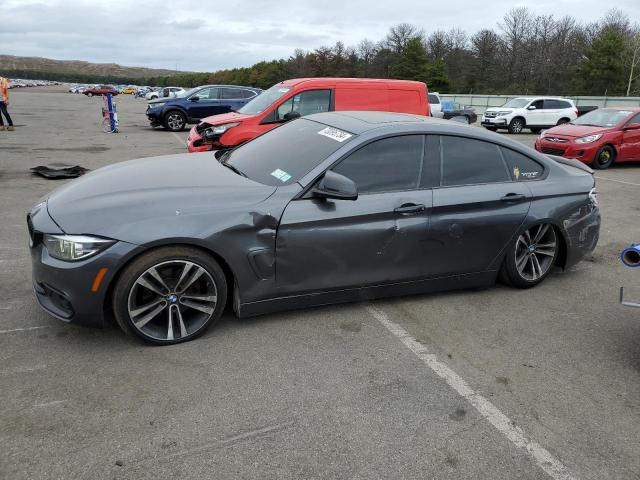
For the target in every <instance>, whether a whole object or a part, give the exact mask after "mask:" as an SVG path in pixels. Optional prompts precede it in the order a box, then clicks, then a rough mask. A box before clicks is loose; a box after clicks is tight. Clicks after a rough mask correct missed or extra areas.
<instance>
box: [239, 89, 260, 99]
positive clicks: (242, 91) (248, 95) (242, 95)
mask: <svg viewBox="0 0 640 480" xmlns="http://www.w3.org/2000/svg"><path fill="white" fill-rule="evenodd" d="M238 93H239V94H240V96H239V97H238V98H253V97H255V96H256V92H254V91H253V90H246V89H243V88H241V89H239V91H238Z"/></svg>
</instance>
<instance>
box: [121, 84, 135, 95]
mask: <svg viewBox="0 0 640 480" xmlns="http://www.w3.org/2000/svg"><path fill="white" fill-rule="evenodd" d="M120 93H121V94H123V95H133V94H134V93H136V87H134V86H132V85H129V86H128V87H124V88H123V89H121V90H120Z"/></svg>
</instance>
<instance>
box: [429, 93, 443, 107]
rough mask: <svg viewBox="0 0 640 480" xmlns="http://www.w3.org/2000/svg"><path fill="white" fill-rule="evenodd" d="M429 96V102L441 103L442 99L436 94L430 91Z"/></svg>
mask: <svg viewBox="0 0 640 480" xmlns="http://www.w3.org/2000/svg"><path fill="white" fill-rule="evenodd" d="M428 97H429V103H431V104H433V105H439V104H440V99H439V98H438V97H437V96H436V95H433V94H431V93H430V94H429V95H428Z"/></svg>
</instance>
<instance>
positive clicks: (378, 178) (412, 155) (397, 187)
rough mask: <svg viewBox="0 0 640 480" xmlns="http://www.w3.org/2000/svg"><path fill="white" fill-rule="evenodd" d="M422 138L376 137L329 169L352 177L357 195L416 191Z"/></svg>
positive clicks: (422, 147)
mask: <svg viewBox="0 0 640 480" xmlns="http://www.w3.org/2000/svg"><path fill="white" fill-rule="evenodd" d="M424 141H425V137H424V135H403V136H399V137H390V138H384V139H382V140H377V141H375V142H372V143H370V144H368V145H365V146H364V147H362V148H360V149H359V150H357V151H355V152H353V153H352V154H351V155H349V156H348V157H347V158H345V159H344V160H342V161H341V162H340V163H339V164H338V165H337V166H335V167H333V168H332V170H333V171H334V172H336V173H339V174H340V175H344V176H345V177H348V178H350V179H351V180H353V181H354V182H355V184H356V186H357V187H358V193H361V194H365V193H381V192H393V191H403V190H416V189H417V188H418V182H419V180H420V175H421V169H422V156H423V152H424Z"/></svg>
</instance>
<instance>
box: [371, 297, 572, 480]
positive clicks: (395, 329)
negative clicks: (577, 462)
mask: <svg viewBox="0 0 640 480" xmlns="http://www.w3.org/2000/svg"><path fill="white" fill-rule="evenodd" d="M365 309H366V310H367V311H368V312H369V313H370V314H371V316H373V317H374V318H375V319H376V320H377V321H378V322H380V323H381V324H382V325H383V326H384V327H385V328H386V329H387V330H388V331H389V332H391V333H392V334H393V335H394V336H396V337H397V338H398V339H399V340H400V341H401V342H402V343H403V344H404V346H405V347H407V348H408V349H409V350H411V351H412V352H413V353H414V354H415V355H416V356H417V357H418V358H419V359H420V360H422V362H423V363H424V364H425V365H427V366H428V367H429V368H430V369H431V370H433V372H435V374H436V375H438V376H439V377H440V378H442V379H444V381H445V382H447V384H448V385H449V386H450V387H451V388H453V389H454V390H455V391H456V392H457V393H458V394H459V395H460V396H461V397H463V398H464V399H465V400H467V401H468V402H469V403H471V405H473V407H474V408H475V409H476V410H477V411H478V412H479V413H480V415H482V416H483V417H484V418H485V419H486V420H488V421H489V423H490V424H491V425H493V426H494V427H495V428H496V429H497V430H498V431H499V432H500V433H502V434H503V435H504V436H505V437H507V439H508V440H509V441H510V442H511V443H513V444H514V445H515V446H516V447H518V448H520V449H522V450H525V451H526V452H527V453H528V454H529V455H530V456H531V457H533V459H534V460H535V462H536V463H537V464H538V466H539V467H540V468H541V469H542V470H544V471H545V472H546V473H547V474H548V475H549V476H550V477H551V478H553V479H554V480H576V477H574V476H573V475H572V474H571V473H570V472H569V470H568V469H567V467H566V466H565V465H564V464H563V463H562V462H560V460H558V459H557V458H555V457H554V456H553V455H552V454H551V453H549V452H548V451H547V450H546V449H545V448H543V447H542V446H541V445H539V444H538V443H536V442H533V441H531V440H530V439H528V438H527V436H526V435H525V433H524V431H523V430H522V429H521V428H520V427H517V426H516V425H515V424H514V422H513V421H512V420H511V419H510V418H509V417H507V416H506V415H505V414H504V413H502V412H501V411H500V410H499V409H498V407H496V406H495V405H494V404H492V403H491V402H490V401H489V400H487V399H486V398H484V397H483V396H482V395H480V394H479V393H477V392H475V391H474V390H473V389H472V388H471V387H470V386H469V385H468V384H467V382H465V381H464V379H463V378H462V377H461V376H460V375H458V374H457V373H456V372H454V371H453V370H451V368H449V367H448V366H447V365H446V364H445V363H443V362H441V361H440V360H438V357H437V356H436V355H434V354H433V353H429V350H428V349H427V347H425V346H424V345H422V344H421V343H420V342H418V341H417V340H416V339H415V338H413V337H412V336H411V335H410V334H409V333H408V332H407V331H406V330H405V329H404V328H402V327H401V326H400V325H398V324H397V323H395V322H393V321H392V320H390V319H389V317H388V316H387V314H386V313H385V312H383V311H382V310H380V309H379V308H377V307H374V306H373V305H371V304H366V305H365Z"/></svg>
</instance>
